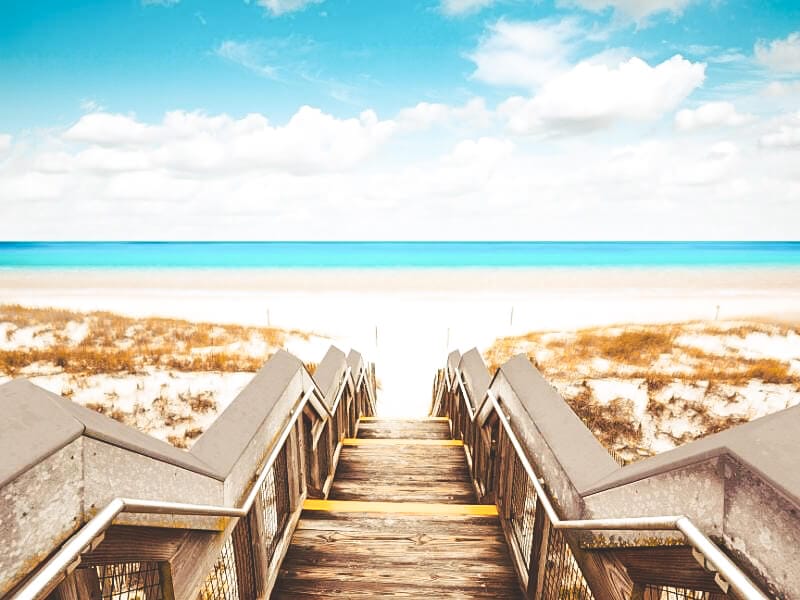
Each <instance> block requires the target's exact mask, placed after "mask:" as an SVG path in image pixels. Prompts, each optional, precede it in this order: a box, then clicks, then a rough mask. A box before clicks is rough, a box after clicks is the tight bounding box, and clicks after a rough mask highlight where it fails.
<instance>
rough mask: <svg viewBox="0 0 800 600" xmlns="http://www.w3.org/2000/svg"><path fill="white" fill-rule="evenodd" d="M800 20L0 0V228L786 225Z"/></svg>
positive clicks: (572, 5)
mask: <svg viewBox="0 0 800 600" xmlns="http://www.w3.org/2000/svg"><path fill="white" fill-rule="evenodd" d="M798 32H800V3H797V2H795V1H793V0H783V1H776V0H758V1H756V0H727V1H726V0H557V1H555V2H553V1H551V0H541V1H538V2H533V1H531V0H495V1H492V0H441V1H440V0H425V1H423V0H409V1H399V0H398V1H388V0H387V1H375V0H372V1H355V0H353V1H347V0H321V1H313V0H311V1H309V0H261V1H257V0H251V1H250V2H245V1H239V0H228V1H226V2H219V1H201V0H177V1H175V0H171V1H168V0H162V1H160V2H159V1H155V0H149V1H146V0H145V1H140V0H121V1H114V2H111V1H108V2H68V1H63V0H62V1H40V2H27V1H26V2H22V1H17V0H12V1H9V0H5V1H4V2H2V3H0V94H1V95H2V102H0V217H5V218H4V219H2V222H3V223H5V225H0V235H2V236H3V237H6V238H14V237H16V236H19V235H20V234H23V235H25V236H26V237H30V238H54V237H58V238H63V237H70V235H71V236H74V237H76V238H86V237H94V238H97V237H100V238H103V237H110V238H126V237H138V238H149V237H155V238H172V237H175V236H179V237H192V238H198V239H202V238H210V237H222V238H227V237H251V238H252V237H257V238H262V237H271V236H270V235H269V234H267V235H265V234H264V233H263V231H264V229H263V228H258V227H255V226H254V224H255V223H264V222H267V223H281V225H282V226H281V228H280V229H279V230H277V233H275V236H276V237H287V238H298V237H307V236H309V235H317V236H324V237H332V238H339V237H344V238H357V237H362V238H363V237H366V238H370V237H379V238H380V237H400V238H416V237H423V238H436V237H451V236H454V237H467V238H486V237H489V238H503V237H513V238H521V239H525V238H526V237H530V238H538V239H542V238H548V239H557V238H571V237H579V238H606V237H611V238H614V237H634V238H635V237H638V236H637V235H636V234H632V235H628V236H626V235H625V233H626V232H631V231H641V232H643V233H642V234H643V235H645V236H647V237H653V238H657V237H666V238H682V237H690V238H691V237H711V238H713V237H741V238H751V237H756V238H759V237H761V238H764V237H796V233H795V234H794V236H793V235H792V232H793V231H794V229H792V228H790V227H789V226H788V225H787V219H795V220H796V218H797V217H798V216H800V215H799V214H798V213H800V210H798V202H800V192H799V191H798V187H799V186H800V182H798V179H797V175H796V172H797V171H800V169H797V168H796V166H797V165H800V112H798V111H800V33H798ZM304 107H305V108H304ZM170 115H171V116H170ZM681 159H682V160H684V161H685V162H684V163H676V161H678V160H681ZM744 165H746V168H745V169H744V170H743V166H744ZM676 174H678V175H679V176H677V177H676ZM212 193H213V194H215V195H216V196H215V197H212V196H211V194H212ZM765 193H768V194H769V201H770V203H771V204H769V206H766V207H765V205H764V202H765ZM325 196H327V197H325ZM220 201H222V202H224V203H225V207H226V209H225V211H224V212H223V214H221V215H220V214H219V213H218V211H219V210H220V204H219V203H220ZM32 207H33V208H34V209H35V211H34V213H33V214H36V215H39V216H38V217H36V218H33V219H32V218H31V217H30V215H31V214H32V213H31V208H32ZM353 212H359V213H361V214H364V215H367V217H365V218H367V219H368V220H370V219H371V221H370V222H369V224H368V226H366V227H364V228H363V230H362V229H359V228H357V227H355V226H354V225H353V224H352V220H351V219H345V218H344V217H343V214H344V213H353ZM319 214H322V215H326V216H327V217H329V219H327V220H328V221H331V220H332V222H333V223H336V224H338V225H339V226H338V227H335V228H333V229H328V228H326V227H322V226H319V225H314V224H313V223H312V224H310V225H309V222H308V220H309V219H310V218H311V217H312V216H313V215H319ZM502 214H505V215H506V216H505V217H503V216H502ZM508 215H513V216H508ZM387 216H392V217H393V218H392V219H388V220H390V221H392V225H391V226H387V225H386V222H387ZM158 217H168V219H167V220H179V221H180V222H181V227H180V228H179V229H178V230H175V229H170V228H165V227H160V226H156V227H154V226H153V221H154V220H155V221H157V222H163V221H164V219H163V218H158ZM687 217H691V219H690V220H691V223H692V224H691V225H690V226H688V227H687V225H686V222H687ZM660 218H662V219H666V220H662V221H661V223H662V224H663V226H664V227H665V228H666V229H665V230H662V228H661V226H656V225H654V223H659V219H660ZM65 219H66V222H71V221H74V222H75V223H74V226H72V227H71V228H70V229H69V230H68V231H70V232H72V233H71V234H70V233H65V230H64V223H65ZM339 219H341V221H339ZM312 220H313V219H312ZM442 220H449V221H448V222H452V223H453V224H455V225H456V227H455V228H454V229H455V230H456V231H462V232H463V234H462V235H457V234H455V235H454V233H453V231H443V230H442V228H441V227H435V226H433V225H432V223H441V222H442ZM87 222H91V223H94V224H101V227H100V229H99V230H98V228H96V227H89V226H87V225H86V223H87ZM220 223H223V224H225V225H226V227H224V228H222V229H221V228H220ZM600 225H602V226H600ZM637 227H638V228H637ZM270 231H276V230H275V229H274V228H273V229H270ZM259 232H261V233H260V235H259ZM365 232H366V233H365ZM370 232H372V233H370ZM704 233H705V235H703V234H704ZM526 234H527V235H526Z"/></svg>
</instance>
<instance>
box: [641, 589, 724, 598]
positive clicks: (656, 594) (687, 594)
mask: <svg viewBox="0 0 800 600" xmlns="http://www.w3.org/2000/svg"><path fill="white" fill-rule="evenodd" d="M644 598H645V600H724V599H725V598H728V596H727V595H726V594H723V593H722V592H719V593H717V592H704V591H701V590H691V589H688V588H681V587H666V586H656V585H648V586H645V588H644Z"/></svg>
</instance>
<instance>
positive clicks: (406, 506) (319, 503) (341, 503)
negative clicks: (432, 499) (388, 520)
mask: <svg viewBox="0 0 800 600" xmlns="http://www.w3.org/2000/svg"><path fill="white" fill-rule="evenodd" d="M303 510H320V511H326V512H347V513H383V514H387V513H393V514H404V515H472V516H481V517H496V516H497V507H496V506H495V505H494V504H433V503H427V502H361V501H359V500H311V499H309V500H306V501H305V502H303Z"/></svg>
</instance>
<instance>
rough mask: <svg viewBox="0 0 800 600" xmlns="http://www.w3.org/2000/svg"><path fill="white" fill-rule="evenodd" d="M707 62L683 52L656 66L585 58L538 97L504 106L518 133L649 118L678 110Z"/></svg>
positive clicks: (569, 129)
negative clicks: (612, 64) (694, 60)
mask: <svg viewBox="0 0 800 600" xmlns="http://www.w3.org/2000/svg"><path fill="white" fill-rule="evenodd" d="M704 78H705V65H704V64H702V63H692V62H690V61H688V60H686V59H684V58H683V57H681V56H677V55H676V56H673V57H672V58H671V59H669V60H666V61H664V62H662V63H661V64H659V65H656V66H655V67H651V66H650V65H648V64H647V63H646V62H644V61H643V60H641V59H639V58H631V59H630V60H628V61H626V62H623V63H621V64H619V65H618V66H617V67H616V68H609V67H608V66H607V65H604V64H592V63H590V62H582V63H579V64H578V65H576V66H575V67H574V68H573V69H571V70H570V71H568V72H566V73H564V74H563V75H560V76H558V77H556V78H555V79H553V80H552V81H549V82H548V83H546V84H545V85H544V86H543V87H542V89H541V91H540V92H539V93H538V94H536V95H535V96H534V97H533V98H530V99H526V98H521V97H514V98H510V99H508V100H507V101H506V102H504V103H503V104H501V105H500V107H499V109H498V110H499V112H500V114H501V115H502V116H504V117H505V118H506V120H507V123H508V126H509V128H510V129H511V131H513V132H515V133H522V134H524V133H537V132H543V131H548V130H549V131H557V132H561V133H568V132H575V131H577V132H582V131H589V130H593V129H599V128H602V127H606V126H608V125H611V124H612V123H614V122H615V121H620V120H634V121H645V120H652V119H657V118H659V117H661V116H662V115H663V114H665V113H667V112H669V111H671V110H674V109H675V108H676V107H677V106H678V105H679V104H680V103H681V102H682V101H683V100H684V99H685V98H686V97H687V96H688V95H689V94H691V93H692V91H693V90H695V89H696V88H697V87H698V86H700V85H701V84H702V83H703V80H704Z"/></svg>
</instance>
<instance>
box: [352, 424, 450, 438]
mask: <svg viewBox="0 0 800 600" xmlns="http://www.w3.org/2000/svg"><path fill="white" fill-rule="evenodd" d="M358 437H359V438H394V439H398V438H399V439H402V438H413V439H435V440H447V439H450V424H449V423H448V422H447V421H442V420H441V419H436V420H431V419H378V420H370V421H364V420H363V419H362V420H361V421H360V422H359V424H358Z"/></svg>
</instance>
